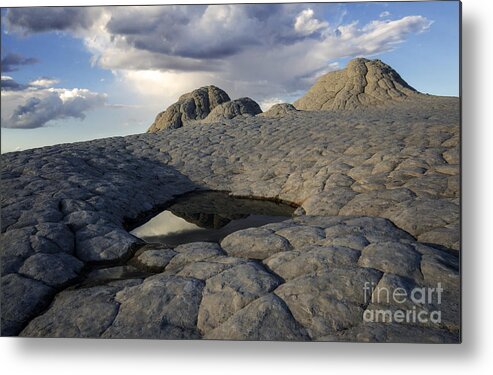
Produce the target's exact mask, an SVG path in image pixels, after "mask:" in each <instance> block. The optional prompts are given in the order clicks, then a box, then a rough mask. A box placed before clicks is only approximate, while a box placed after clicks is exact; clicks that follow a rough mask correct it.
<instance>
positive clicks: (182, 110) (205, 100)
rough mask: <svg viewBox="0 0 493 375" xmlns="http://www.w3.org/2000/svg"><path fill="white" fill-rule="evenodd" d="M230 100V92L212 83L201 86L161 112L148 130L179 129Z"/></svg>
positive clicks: (204, 116)
mask: <svg viewBox="0 0 493 375" xmlns="http://www.w3.org/2000/svg"><path fill="white" fill-rule="evenodd" d="M230 100H231V99H230V98H229V96H228V94H227V93H226V92H225V91H223V90H221V89H220V88H219V87H216V86H212V85H211V86H204V87H201V88H199V89H197V90H194V91H192V92H189V93H187V94H184V95H182V96H180V98H179V99H178V101H177V102H176V103H174V104H172V105H170V106H169V107H168V108H167V109H166V110H165V111H163V112H161V113H159V114H158V115H157V116H156V119H155V120H154V123H153V124H152V125H151V126H150V128H149V129H148V130H147V132H148V133H155V132H158V131H160V130H163V129H177V128H181V127H182V126H183V125H185V124H186V123H189V122H191V121H195V120H202V119H204V118H206V117H207V116H208V115H209V114H210V113H211V111H212V110H213V109H214V108H216V107H217V106H218V105H220V104H222V103H225V102H229V101H230Z"/></svg>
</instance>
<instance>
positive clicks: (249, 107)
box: [202, 98, 262, 123]
mask: <svg viewBox="0 0 493 375" xmlns="http://www.w3.org/2000/svg"><path fill="white" fill-rule="evenodd" d="M259 113H262V110H261V109H260V106H259V105H258V104H257V102H255V101H253V100H252V99H250V98H240V99H236V100H232V101H230V102H226V103H223V104H221V105H218V106H217V107H216V108H214V109H213V110H212V111H211V113H210V114H209V116H207V117H206V118H205V119H204V121H202V122H203V123H211V122H218V121H222V120H229V119H232V118H235V117H236V116H247V117H250V116H255V115H258V114H259Z"/></svg>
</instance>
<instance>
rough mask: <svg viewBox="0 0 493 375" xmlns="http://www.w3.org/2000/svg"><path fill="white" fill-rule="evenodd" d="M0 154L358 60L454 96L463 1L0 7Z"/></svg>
mask: <svg viewBox="0 0 493 375" xmlns="http://www.w3.org/2000/svg"><path fill="white" fill-rule="evenodd" d="M1 55H2V98H1V100H2V143H1V147H2V152H9V151H14V150H22V149H27V148H32V147H39V146H44V145H50V144H56V143H64V142H75V141H82V140H89V139H94V138H101V137H108V136H115V135H127V134H135V133H141V132H144V131H145V130H146V129H147V127H148V126H149V125H150V124H151V123H152V121H153V119H154V117H155V115H156V114H157V113H158V112H159V111H162V110H164V109H165V108H166V107H167V106H168V105H170V104H171V103H173V102H174V101H176V100H177V98H178V97H179V96H180V95H181V94H183V93H185V92H187V91H190V90H193V89H194V88H197V87H200V86H203V85H206V84H215V85H217V86H219V87H221V88H223V89H224V90H225V91H226V92H228V94H229V95H230V96H231V97H232V98H237V97H242V96H250V97H251V98H253V99H254V100H256V101H257V102H259V103H260V104H261V105H262V107H263V108H264V109H267V108H268V107H269V106H270V105H272V104H274V103H277V102H281V101H288V102H291V101H293V100H295V99H297V98H298V97H299V96H301V95H302V94H303V93H304V92H305V91H306V90H307V89H308V88H309V87H310V85H311V84H313V82H314V81H315V80H316V78H317V77H319V76H320V75H322V74H324V73H326V72H328V71H331V70H335V69H340V68H343V67H344V66H345V65H346V63H347V61H349V60H350V59H352V58H354V57H359V56H363V57H369V58H380V59H382V60H383V61H384V62H386V63H387V64H389V65H391V66H392V67H393V68H394V69H396V70H397V71H398V72H399V73H400V74H401V76H402V77H403V78H404V79H405V80H406V81H407V82H408V83H409V84H410V85H411V86H413V87H415V88H416V89H418V90H419V91H422V92H426V93H430V94H435V95H453V96H457V95H458V94H459V3H458V2H455V1H450V2H445V1H440V2H407V3H328V4H291V5H283V4H278V5H266V4H262V5H223V6H210V7H207V6H179V7H170V6H157V7H154V6H153V7H138V8H133V7H99V8H37V9H36V8H15V9H2V51H1Z"/></svg>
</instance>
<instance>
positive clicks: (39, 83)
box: [29, 78, 59, 87]
mask: <svg viewBox="0 0 493 375" xmlns="http://www.w3.org/2000/svg"><path fill="white" fill-rule="evenodd" d="M58 82H59V81H58V80H56V79H52V78H38V79H35V80H34V81H31V82H29V85H30V86H36V87H50V86H54V85H56V84H57V83H58Z"/></svg>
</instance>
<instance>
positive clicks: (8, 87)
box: [0, 76, 28, 91]
mask: <svg viewBox="0 0 493 375" xmlns="http://www.w3.org/2000/svg"><path fill="white" fill-rule="evenodd" d="M0 86H1V89H2V91H20V90H25V89H26V88H27V87H28V86H27V85H24V84H22V83H19V82H17V81H16V80H14V79H13V78H12V77H8V76H2V83H1V85H0Z"/></svg>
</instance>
